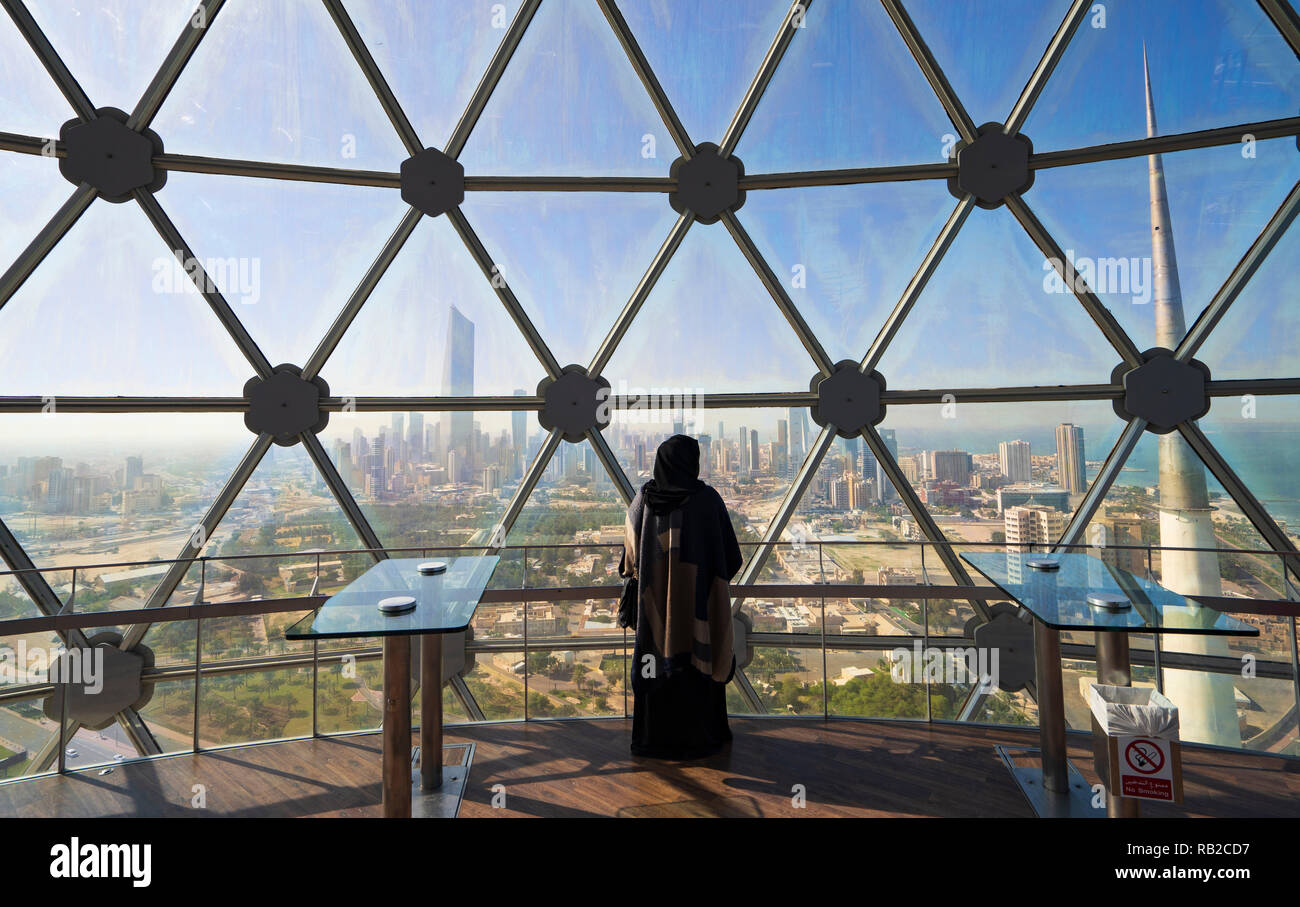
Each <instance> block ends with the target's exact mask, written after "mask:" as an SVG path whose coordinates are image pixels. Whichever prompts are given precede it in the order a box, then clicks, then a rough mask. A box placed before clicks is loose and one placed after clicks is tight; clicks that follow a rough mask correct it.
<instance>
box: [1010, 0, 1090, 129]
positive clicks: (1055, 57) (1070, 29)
mask: <svg viewBox="0 0 1300 907" xmlns="http://www.w3.org/2000/svg"><path fill="white" fill-rule="evenodd" d="M1091 7H1092V0H1074V2H1073V3H1072V4H1070V9H1069V10H1068V11H1067V12H1066V14H1065V18H1064V19H1063V20H1061V25H1060V27H1059V28H1057V29H1056V34H1054V35H1052V40H1051V41H1050V42H1048V45H1047V49H1046V50H1045V51H1043V56H1042V59H1040V60H1039V61H1038V66H1036V67H1035V68H1034V71H1033V73H1032V74H1031V75H1030V76H1029V81H1028V82H1027V83H1025V87H1024V90H1023V91H1021V92H1020V97H1019V98H1018V99H1017V100H1016V103H1015V106H1014V107H1012V108H1011V113H1010V114H1009V115H1008V116H1007V121H1006V123H1005V124H1004V125H1003V127H1002V130H1003V132H1005V133H1006V134H1007V135H1015V134H1016V133H1017V132H1019V131H1020V129H1021V127H1023V126H1024V125H1025V120H1027V119H1029V112H1030V111H1031V110H1032V109H1033V107H1034V103H1035V102H1036V101H1037V100H1038V96H1039V95H1040V94H1041V93H1042V91H1043V87H1044V86H1045V85H1046V84H1047V80H1048V79H1050V78H1051V77H1052V71H1053V70H1054V69H1056V64H1057V63H1059V62H1060V60H1061V57H1062V55H1063V54H1064V53H1065V48H1066V47H1068V46H1069V44H1070V39H1071V38H1073V37H1074V33H1075V32H1076V31H1078V29H1079V25H1080V23H1082V22H1083V17H1084V16H1086V15H1088V11H1089V9H1090V8H1091Z"/></svg>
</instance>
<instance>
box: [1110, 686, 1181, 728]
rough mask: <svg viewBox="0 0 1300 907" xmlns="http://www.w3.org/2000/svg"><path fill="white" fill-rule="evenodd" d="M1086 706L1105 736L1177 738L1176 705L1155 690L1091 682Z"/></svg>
mask: <svg viewBox="0 0 1300 907" xmlns="http://www.w3.org/2000/svg"><path fill="white" fill-rule="evenodd" d="M1088 706H1089V707H1090V708H1091V709H1092V714H1093V717H1094V718H1096V719H1097V724H1099V725H1101V729H1102V731H1103V732H1105V733H1106V734H1107V735H1108V736H1111V737H1163V738H1164V739H1166V740H1177V739H1178V706H1176V705H1174V704H1173V703H1172V702H1170V701H1169V697H1167V696H1165V695H1163V694H1161V693H1160V692H1159V691H1157V690H1153V689H1150V688H1148V687H1118V686H1111V685H1110V684H1106V683H1094V684H1092V685H1091V686H1090V687H1089V688H1088Z"/></svg>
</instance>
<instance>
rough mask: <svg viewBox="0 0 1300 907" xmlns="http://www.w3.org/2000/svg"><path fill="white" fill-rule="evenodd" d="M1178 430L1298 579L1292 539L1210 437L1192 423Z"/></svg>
mask: <svg viewBox="0 0 1300 907" xmlns="http://www.w3.org/2000/svg"><path fill="white" fill-rule="evenodd" d="M1178 431H1179V432H1180V433H1181V434H1182V436H1183V438H1184V439H1185V440H1186V441H1187V443H1188V444H1189V445H1190V446H1191V448H1192V450H1194V451H1196V455H1197V456H1198V457H1200V458H1201V462H1202V463H1204V464H1205V465H1206V467H1207V468H1209V470H1210V472H1211V473H1213V474H1214V477H1215V478H1216V479H1218V480H1219V484H1220V485H1222V486H1223V489H1224V491H1226V492H1228V494H1229V495H1230V496H1231V497H1232V499H1233V500H1234V501H1236V502H1237V506H1238V507H1240V508H1241V512H1242V513H1244V514H1245V515H1246V519H1248V520H1250V522H1251V525H1253V526H1254V527H1255V530H1256V531H1257V532H1258V533H1259V534H1260V535H1261V536H1262V537H1263V539H1264V541H1266V542H1267V543H1268V544H1269V547H1271V548H1272V549H1273V550H1274V551H1276V552H1278V553H1279V554H1281V555H1284V557H1283V558H1282V561H1283V563H1285V564H1286V566H1287V568H1288V569H1289V570H1290V571H1291V573H1292V574H1294V575H1295V576H1296V577H1298V578H1300V551H1297V550H1296V547H1295V545H1293V544H1292V543H1291V539H1289V538H1288V537H1287V534H1286V533H1285V532H1283V531H1282V530H1281V528H1280V527H1279V526H1278V525H1277V523H1276V522H1274V521H1273V517H1271V516H1270V515H1269V512H1268V511H1267V510H1266V509H1265V508H1264V505H1263V504H1261V503H1260V502H1259V499H1258V498H1256V497H1255V495H1254V494H1252V493H1251V490H1250V489H1249V488H1247V487H1246V483H1244V482H1242V481H1241V479H1240V478H1238V477H1237V474H1236V473H1235V472H1233V470H1232V467H1231V466H1229V465H1228V463H1227V461H1226V460H1224V459H1223V457H1222V456H1221V455H1220V454H1219V451H1218V449H1217V448H1215V446H1214V445H1213V444H1211V443H1210V439H1209V438H1207V437H1205V434H1204V433H1203V432H1202V431H1201V429H1200V426H1198V425H1197V424H1196V423H1195V422H1182V423H1180V424H1179V426H1178ZM1285 573H1286V571H1283V575H1284V576H1285Z"/></svg>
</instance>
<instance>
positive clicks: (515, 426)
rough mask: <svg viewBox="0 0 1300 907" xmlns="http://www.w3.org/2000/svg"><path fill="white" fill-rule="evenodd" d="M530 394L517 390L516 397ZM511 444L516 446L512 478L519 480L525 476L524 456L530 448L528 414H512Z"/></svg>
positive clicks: (520, 388) (518, 411) (512, 460)
mask: <svg viewBox="0 0 1300 907" xmlns="http://www.w3.org/2000/svg"><path fill="white" fill-rule="evenodd" d="M527 395H528V392H527V391H525V390H524V389H523V388H522V387H517V388H515V396H516V397H526V396H527ZM510 443H511V444H513V445H514V450H513V456H512V457H511V462H512V463H513V464H514V469H513V471H512V474H511V477H512V478H516V479H517V478H519V477H520V476H522V475H523V474H524V456H525V455H526V452H527V447H528V413H526V412H524V411H523V410H515V411H514V412H513V413H511V414H510Z"/></svg>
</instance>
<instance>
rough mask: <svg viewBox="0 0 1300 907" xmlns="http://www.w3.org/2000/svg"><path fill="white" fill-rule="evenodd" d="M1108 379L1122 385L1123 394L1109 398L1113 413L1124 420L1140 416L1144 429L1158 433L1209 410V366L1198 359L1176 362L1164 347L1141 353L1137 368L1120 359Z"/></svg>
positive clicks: (1170, 429)
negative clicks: (1145, 423) (1112, 398)
mask: <svg viewBox="0 0 1300 907" xmlns="http://www.w3.org/2000/svg"><path fill="white" fill-rule="evenodd" d="M1110 380H1111V383H1112V384H1122V385H1123V386H1124V396H1123V397H1116V398H1115V400H1114V401H1112V403H1113V405H1114V408H1115V415H1117V416H1119V417H1120V418H1121V419H1123V420H1125V421H1129V420H1131V419H1132V418H1133V417H1134V416H1141V417H1142V418H1143V419H1146V420H1147V431H1150V432H1153V433H1155V434H1157V435H1164V434H1168V433H1169V432H1171V431H1173V430H1174V429H1176V428H1177V427H1178V425H1179V423H1181V422H1188V421H1195V420H1196V419H1199V418H1201V417H1202V416H1204V415H1205V414H1206V413H1208V412H1209V411H1210V390H1209V381H1210V369H1209V366H1207V365H1206V364H1205V363H1204V362H1201V361H1199V360H1197V359H1192V360H1190V361H1188V362H1179V361H1178V360H1177V359H1175V358H1174V354H1173V351H1172V350H1169V349H1166V348H1165V347H1160V346H1157V347H1152V348H1151V349H1149V350H1147V351H1146V352H1144V353H1143V354H1142V364H1141V365H1139V366H1137V367H1136V368H1133V367H1131V366H1130V365H1129V364H1128V363H1126V362H1121V363H1120V364H1119V365H1117V366H1115V369H1114V371H1112V372H1111V375H1110Z"/></svg>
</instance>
